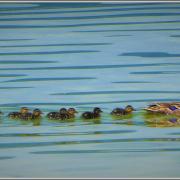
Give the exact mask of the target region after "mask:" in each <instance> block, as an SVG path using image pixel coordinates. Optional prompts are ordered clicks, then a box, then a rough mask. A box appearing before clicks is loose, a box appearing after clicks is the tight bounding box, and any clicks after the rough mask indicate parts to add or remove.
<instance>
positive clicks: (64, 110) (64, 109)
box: [59, 108, 67, 114]
mask: <svg viewBox="0 0 180 180" xmlns="http://www.w3.org/2000/svg"><path fill="white" fill-rule="evenodd" d="M59 113H60V114H66V113H67V109H66V108H61V109H60V110H59Z"/></svg>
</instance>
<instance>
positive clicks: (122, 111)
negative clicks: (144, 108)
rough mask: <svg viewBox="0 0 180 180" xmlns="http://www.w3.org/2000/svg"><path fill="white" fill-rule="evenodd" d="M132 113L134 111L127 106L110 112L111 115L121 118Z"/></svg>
mask: <svg viewBox="0 0 180 180" xmlns="http://www.w3.org/2000/svg"><path fill="white" fill-rule="evenodd" d="M133 111H135V109H134V108H133V107H132V106H131V105H127V106H126V107H125V108H115V109H113V111H112V112H111V115H114V116H123V115H128V114H132V112H133Z"/></svg>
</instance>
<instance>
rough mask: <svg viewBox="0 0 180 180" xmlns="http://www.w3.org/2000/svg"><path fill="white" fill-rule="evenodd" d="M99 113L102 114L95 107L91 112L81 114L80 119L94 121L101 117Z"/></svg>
mask: <svg viewBox="0 0 180 180" xmlns="http://www.w3.org/2000/svg"><path fill="white" fill-rule="evenodd" d="M101 112H103V111H102V110H101V109H100V108H98V107H95V108H94V109H93V112H89V111H88V112H84V113H83V114H82V118H84V119H94V118H99V117H101Z"/></svg>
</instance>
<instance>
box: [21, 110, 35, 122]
mask: <svg viewBox="0 0 180 180" xmlns="http://www.w3.org/2000/svg"><path fill="white" fill-rule="evenodd" d="M32 116H33V114H32V113H31V112H28V113H21V114H20V115H19V119H21V120H25V121H27V120H32Z"/></svg>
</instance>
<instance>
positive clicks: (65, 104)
mask: <svg viewBox="0 0 180 180" xmlns="http://www.w3.org/2000/svg"><path fill="white" fill-rule="evenodd" d="M178 101H180V99H178V98H176V99H173V98H163V99H162V98H157V99H135V100H133V99H131V100H123V101H122V100H119V101H93V102H56V103H54V102H46V103H42V102H36V103H35V102H34V103H7V104H0V107H21V106H53V105H57V106H78V105H79V106H80V105H97V104H116V103H118V104H120V103H134V102H178Z"/></svg>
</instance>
